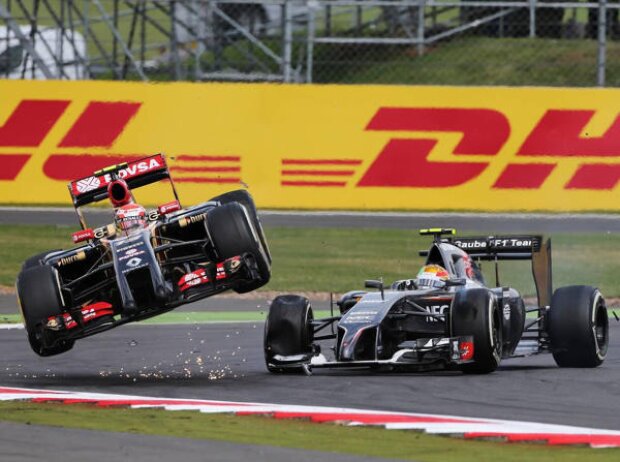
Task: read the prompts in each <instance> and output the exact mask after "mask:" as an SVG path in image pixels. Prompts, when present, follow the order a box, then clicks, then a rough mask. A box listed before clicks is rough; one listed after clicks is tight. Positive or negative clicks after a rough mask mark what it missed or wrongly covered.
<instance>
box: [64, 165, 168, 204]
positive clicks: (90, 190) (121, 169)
mask: <svg viewBox="0 0 620 462" xmlns="http://www.w3.org/2000/svg"><path fill="white" fill-rule="evenodd" d="M114 176H117V177H118V178H120V179H122V180H125V182H127V186H129V189H135V188H139V187H141V186H145V185H148V184H151V183H155V182H157V181H160V180H163V179H169V180H170V184H171V185H172V190H173V192H174V195H175V198H176V199H177V200H178V196H177V193H176V190H175V188H174V183H172V179H171V178H170V172H169V170H168V166H167V164H166V158H165V156H164V155H163V154H156V155H154V156H150V157H144V158H142V159H137V160H135V161H132V162H125V163H123V164H118V165H112V166H110V167H106V168H103V169H101V170H98V171H96V172H94V173H93V175H92V176H88V177H86V178H81V179H79V180H75V181H72V182H71V183H69V184H68V185H67V186H68V188H69V193H70V194H71V199H72V200H73V205H74V206H75V207H76V208H77V207H81V206H84V205H87V204H91V203H93V202H98V201H101V200H104V199H106V198H107V197H108V184H109V183H110V182H111V181H112V180H113V177H114Z"/></svg>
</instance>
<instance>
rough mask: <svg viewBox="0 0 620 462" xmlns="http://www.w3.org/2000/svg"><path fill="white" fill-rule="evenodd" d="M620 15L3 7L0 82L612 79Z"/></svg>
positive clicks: (103, 0) (512, 6)
mask: <svg viewBox="0 0 620 462" xmlns="http://www.w3.org/2000/svg"><path fill="white" fill-rule="evenodd" d="M618 9H620V4H619V3H607V1H606V0H604V1H601V2H599V3H585V2H558V1H543V0H528V1H520V2H495V1H490V0H482V1H479V0H473V1H450V0H428V1H423V0H420V1H417V0H415V1H414V0H401V1H396V0H357V1H355V0H265V1H247V0H221V1H217V2H214V1H205V0H177V1H170V0H161V1H155V0H0V75H1V76H3V77H5V78H65V79H82V78H91V79H118V80H121V79H123V80H126V79H142V80H197V81H208V80H243V81H282V82H322V83H388V84H439V85H443V84H446V85H564V86H595V85H617V84H620V65H619V64H618V63H619V62H620V60H618V59H616V57H617V56H618V55H620V46H619V42H618V39H619V38H620V25H619V22H618Z"/></svg>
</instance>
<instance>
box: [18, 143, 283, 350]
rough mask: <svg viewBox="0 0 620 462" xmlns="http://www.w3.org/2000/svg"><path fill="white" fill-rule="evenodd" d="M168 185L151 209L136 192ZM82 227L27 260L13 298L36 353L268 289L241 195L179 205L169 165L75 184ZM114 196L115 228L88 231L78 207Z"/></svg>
mask: <svg viewBox="0 0 620 462" xmlns="http://www.w3.org/2000/svg"><path fill="white" fill-rule="evenodd" d="M162 180H168V182H169V184H170V186H171V188H172V192H173V193H174V197H175V200H174V201H172V202H168V203H165V204H163V205H160V206H159V207H158V208H157V209H154V210H146V209H144V208H143V207H142V206H140V205H139V204H137V203H136V202H135V197H134V193H133V190H134V189H135V188H139V187H142V186H145V185H149V184H151V183H155V182H159V181H162ZM68 186H69V191H70V193H71V197H72V199H73V205H74V207H75V209H76V212H77V214H78V218H79V221H80V224H81V226H82V230H81V231H78V232H76V233H74V234H73V241H74V243H75V244H79V243H81V245H79V246H78V247H75V248H73V249H71V250H56V251H49V252H44V253H42V254H40V255H35V256H33V257H31V258H29V259H28V260H27V261H26V262H25V263H24V264H23V266H22V270H21V272H20V273H19V276H18V278H17V298H18V302H19V305H20V308H21V312H22V315H23V318H24V324H25V327H26V330H27V333H28V340H29V342H30V346H31V347H32V349H33V350H34V351H35V352H36V353H37V354H39V355H41V356H51V355H56V354H59V353H63V352H65V351H67V350H69V349H71V348H72V347H73V344H74V343H75V340H77V339H80V338H83V337H87V336H89V335H93V334H95V333H98V332H102V331H104V330H108V329H111V328H113V327H116V326H118V325H121V324H125V323H128V322H132V321H138V320H142V319H146V318H150V317H152V316H156V315H158V314H161V313H163V312H165V311H169V310H171V309H173V308H175V307H178V306H179V305H183V304H185V303H190V302H194V301H196V300H200V299H202V298H205V297H209V296H211V295H214V294H217V293H220V292H223V291H225V290H228V289H232V290H234V291H236V292H240V293H241V292H249V291H251V290H254V289H257V288H259V287H261V286H263V285H265V284H266V283H267V282H268V281H269V278H270V275H271V256H270V254H269V249H268V246H267V242H266V241H265V236H264V234H263V230H262V227H261V224H260V222H259V220H258V216H257V213H256V207H255V205H254V201H253V200H252V197H251V196H250V194H249V193H248V192H247V191H245V190H236V191H231V192H228V193H226V194H222V195H220V196H218V197H215V198H213V199H211V200H210V201H208V202H204V203H201V204H199V205H196V206H193V207H189V208H186V209H184V208H182V207H181V205H180V202H179V199H178V196H177V192H176V189H175V187H174V183H173V181H172V178H171V177H170V171H169V169H168V167H167V165H166V159H165V157H164V156H163V155H161V154H158V155H154V156H150V157H146V158H143V159H139V160H136V161H134V162H130V163H123V164H120V165H115V166H112V167H108V168H105V169H102V170H99V171H97V172H95V173H94V174H93V175H92V176H90V177H87V178H83V179H80V180H76V181H73V182H71V183H70V184H69V185H68ZM103 200H109V201H110V202H111V203H112V205H113V207H114V223H112V224H110V225H107V226H103V227H100V228H96V229H92V228H88V227H87V225H86V220H85V219H84V214H83V213H82V210H81V207H83V206H84V205H87V204H91V203H94V202H98V201H103Z"/></svg>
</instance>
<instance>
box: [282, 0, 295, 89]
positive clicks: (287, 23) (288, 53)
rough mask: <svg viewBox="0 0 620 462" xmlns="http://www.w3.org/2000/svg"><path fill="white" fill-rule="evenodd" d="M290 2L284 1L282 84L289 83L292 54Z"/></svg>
mask: <svg viewBox="0 0 620 462" xmlns="http://www.w3.org/2000/svg"><path fill="white" fill-rule="evenodd" d="M289 3H290V0H284V5H283V7H284V55H283V56H282V58H283V59H282V74H283V78H284V82H285V83H288V82H290V81H291V57H292V54H293V18H292V15H291V8H290V4H289Z"/></svg>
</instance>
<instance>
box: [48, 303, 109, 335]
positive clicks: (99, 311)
mask: <svg viewBox="0 0 620 462" xmlns="http://www.w3.org/2000/svg"><path fill="white" fill-rule="evenodd" d="M81 311H82V319H84V322H85V323H88V322H91V321H93V320H95V319H97V318H100V317H101V316H113V315H114V310H113V309H112V305H110V304H109V303H107V302H97V303H93V304H91V305H86V306H84V307H83V308H82V310H81ZM54 319H55V316H51V317H49V318H48V320H49V321H52V320H54ZM62 319H63V322H64V325H65V329H73V328H75V327H77V326H78V323H77V322H76V321H75V320H74V319H73V318H72V317H71V315H70V314H69V313H63V314H62Z"/></svg>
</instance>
